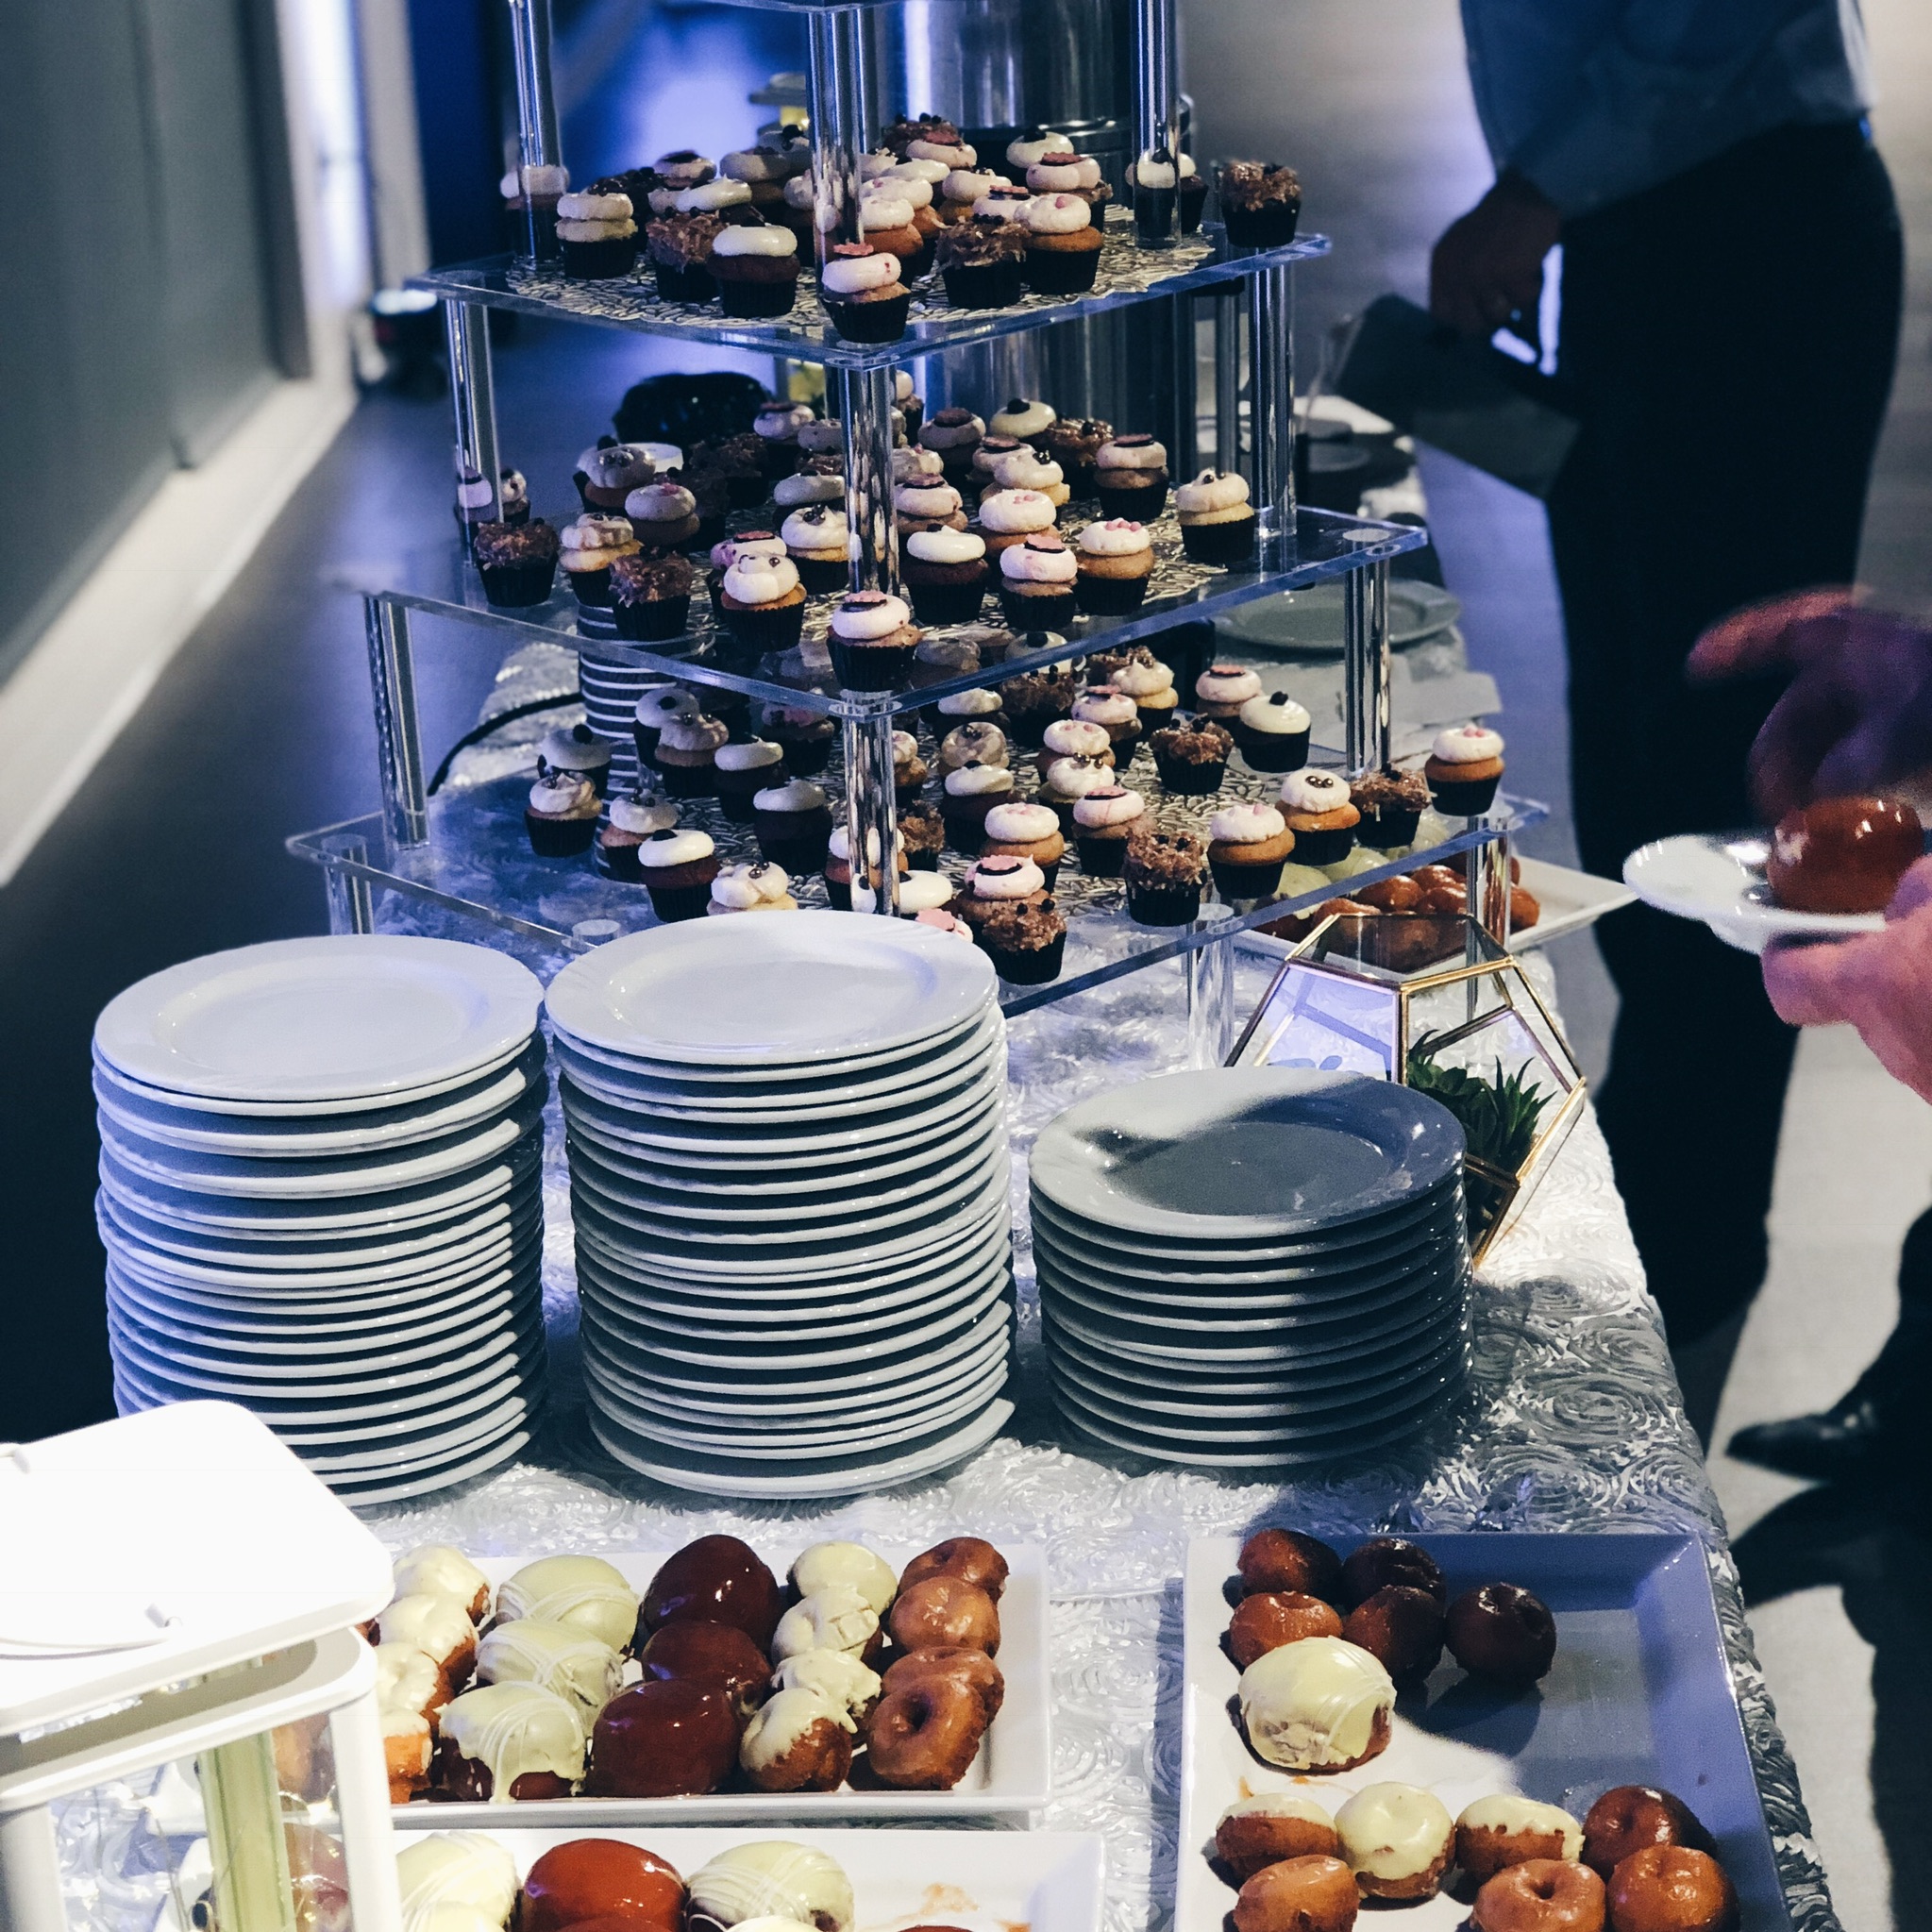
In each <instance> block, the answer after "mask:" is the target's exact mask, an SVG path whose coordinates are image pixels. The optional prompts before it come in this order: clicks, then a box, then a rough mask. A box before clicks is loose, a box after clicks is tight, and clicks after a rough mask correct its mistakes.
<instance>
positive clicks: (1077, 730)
mask: <svg viewBox="0 0 1932 1932" xmlns="http://www.w3.org/2000/svg"><path fill="white" fill-rule="evenodd" d="M1062 758H1086V759H1091V760H1093V761H1094V762H1095V763H1096V764H1105V765H1112V764H1115V763H1116V762H1117V761H1116V760H1115V757H1114V738H1113V733H1112V732H1110V731H1108V730H1107V728H1106V726H1105V725H1098V724H1093V723H1091V722H1089V721H1088V720H1087V719H1085V718H1071V717H1067V718H1056V719H1055V720H1054V721H1053V722H1052V723H1051V724H1050V725H1049V726H1048V727H1047V729H1046V731H1044V732H1042V733H1041V736H1040V750H1039V756H1038V758H1037V759H1036V760H1035V761H1034V768H1035V769H1036V770H1037V771H1038V772H1039V774H1040V776H1041V778H1043V779H1044V778H1045V777H1046V776H1047V774H1048V773H1049V772H1050V771H1051V770H1052V768H1053V765H1054V763H1055V761H1056V760H1059V759H1062Z"/></svg>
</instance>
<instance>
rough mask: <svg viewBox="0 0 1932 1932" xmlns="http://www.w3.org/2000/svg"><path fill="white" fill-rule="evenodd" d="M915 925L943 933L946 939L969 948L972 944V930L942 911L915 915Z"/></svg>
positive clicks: (962, 921)
mask: <svg viewBox="0 0 1932 1932" xmlns="http://www.w3.org/2000/svg"><path fill="white" fill-rule="evenodd" d="M913 918H914V921H915V923H916V924H917V925H921V926H927V927H930V928H931V929H932V931H933V932H944V933H945V934H946V935H947V936H948V938H950V939H959V940H963V941H965V943H966V945H968V946H970V945H971V944H972V943H973V929H972V928H971V927H970V926H968V925H967V924H966V921H965V920H964V919H962V918H958V917H956V916H954V915H953V914H951V913H949V912H946V911H944V910H943V909H942V910H936V911H933V912H925V913H915V914H914V915H913Z"/></svg>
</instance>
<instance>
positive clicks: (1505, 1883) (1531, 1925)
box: [1470, 1858, 1604, 1932]
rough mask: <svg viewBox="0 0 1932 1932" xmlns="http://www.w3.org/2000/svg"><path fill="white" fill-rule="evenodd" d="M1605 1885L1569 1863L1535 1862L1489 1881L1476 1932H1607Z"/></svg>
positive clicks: (1474, 1920) (1475, 1910) (1474, 1913)
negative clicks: (1605, 1924) (1605, 1931)
mask: <svg viewBox="0 0 1932 1932" xmlns="http://www.w3.org/2000/svg"><path fill="white" fill-rule="evenodd" d="M1470 1924H1471V1925H1472V1926H1473V1927H1474V1928H1475V1932H1604V1881H1603V1880H1602V1879H1601V1878H1599V1877H1598V1876H1597V1874H1596V1873H1594V1872H1592V1871H1591V1870H1590V1868H1589V1867H1588V1865H1579V1864H1576V1863H1574V1862H1572V1861H1571V1860H1570V1859H1568V1858H1530V1859H1526V1860H1525V1861H1524V1862H1523V1863H1522V1864H1520V1865H1511V1866H1510V1867H1509V1868H1508V1869H1507V1870H1506V1871H1503V1872H1499V1873H1497V1874H1496V1875H1495V1877H1493V1878H1489V1879H1486V1880H1485V1881H1484V1883H1483V1889H1482V1890H1480V1891H1479V1892H1477V1894H1476V1903H1475V1905H1474V1907H1472V1908H1471V1909H1470Z"/></svg>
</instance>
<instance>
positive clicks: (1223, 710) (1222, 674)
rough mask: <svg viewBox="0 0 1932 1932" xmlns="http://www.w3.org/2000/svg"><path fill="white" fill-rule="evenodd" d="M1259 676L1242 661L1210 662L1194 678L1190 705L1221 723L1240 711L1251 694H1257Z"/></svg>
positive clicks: (1225, 722)
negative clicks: (1198, 675)
mask: <svg viewBox="0 0 1932 1932" xmlns="http://www.w3.org/2000/svg"><path fill="white" fill-rule="evenodd" d="M1261 689H1262V687H1261V679H1260V678H1259V676H1258V675H1257V674H1256V673H1254V672H1253V671H1251V670H1250V669H1249V668H1248V667H1247V665H1245V664H1210V665H1209V666H1208V667H1207V669H1206V670H1204V671H1203V672H1201V676H1200V677H1198V678H1197V679H1195V680H1194V708H1195V710H1197V711H1198V712H1199V713H1200V714H1201V716H1202V717H1204V718H1217V719H1218V720H1219V721H1220V722H1221V723H1222V724H1224V725H1228V724H1231V721H1232V720H1233V719H1235V718H1236V717H1238V716H1239V715H1240V714H1241V707H1242V706H1243V705H1244V704H1246V703H1247V702H1248V700H1249V699H1250V698H1251V697H1260V696H1261Z"/></svg>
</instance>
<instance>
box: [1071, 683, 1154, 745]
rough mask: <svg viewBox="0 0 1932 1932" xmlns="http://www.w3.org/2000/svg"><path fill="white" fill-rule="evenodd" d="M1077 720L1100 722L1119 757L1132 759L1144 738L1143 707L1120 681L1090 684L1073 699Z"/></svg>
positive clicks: (1088, 723)
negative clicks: (1121, 685)
mask: <svg viewBox="0 0 1932 1932" xmlns="http://www.w3.org/2000/svg"><path fill="white" fill-rule="evenodd" d="M1073 722H1074V723H1075V724H1077V725H1099V726H1100V729H1101V730H1102V731H1105V732H1106V734H1107V736H1108V738H1109V739H1110V740H1111V741H1112V744H1113V747H1114V751H1115V754H1116V756H1117V757H1124V758H1131V757H1132V756H1133V755H1134V746H1135V745H1136V744H1137V743H1138V742H1139V739H1140V706H1139V705H1138V704H1137V703H1136V702H1135V701H1134V699H1133V698H1132V697H1129V696H1128V695H1127V693H1126V692H1124V691H1122V690H1121V689H1120V688H1119V686H1118V685H1117V684H1089V685H1088V686H1087V687H1086V689H1085V690H1084V691H1083V692H1082V693H1081V694H1080V696H1079V697H1076V698H1075V699H1074V700H1073Z"/></svg>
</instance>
